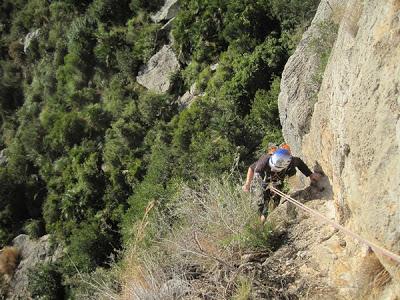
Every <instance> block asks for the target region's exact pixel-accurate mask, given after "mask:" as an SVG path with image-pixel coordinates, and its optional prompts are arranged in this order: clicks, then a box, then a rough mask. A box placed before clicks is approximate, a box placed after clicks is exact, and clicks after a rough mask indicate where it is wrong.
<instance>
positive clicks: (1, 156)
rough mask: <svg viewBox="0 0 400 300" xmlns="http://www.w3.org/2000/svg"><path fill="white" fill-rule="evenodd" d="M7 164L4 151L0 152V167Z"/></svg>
mask: <svg viewBox="0 0 400 300" xmlns="http://www.w3.org/2000/svg"><path fill="white" fill-rule="evenodd" d="M6 164H7V156H6V149H3V150H1V151H0V166H5V165H6Z"/></svg>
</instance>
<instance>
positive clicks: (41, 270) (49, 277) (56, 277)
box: [28, 263, 64, 300]
mask: <svg viewBox="0 0 400 300" xmlns="http://www.w3.org/2000/svg"><path fill="white" fill-rule="evenodd" d="M28 277H29V280H28V282H29V287H28V288H29V291H30V292H31V295H32V298H33V299H44V300H57V299H63V297H64V287H63V286H62V276H61V273H60V272H59V271H58V268H57V266H56V265H54V264H50V263H47V264H42V265H38V266H36V267H35V268H33V269H32V270H30V273H29V276H28Z"/></svg>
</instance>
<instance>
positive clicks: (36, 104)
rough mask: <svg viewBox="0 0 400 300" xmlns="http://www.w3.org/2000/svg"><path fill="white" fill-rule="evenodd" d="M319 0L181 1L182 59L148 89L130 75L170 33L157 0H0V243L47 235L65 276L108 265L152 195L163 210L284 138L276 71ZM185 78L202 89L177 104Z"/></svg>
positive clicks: (177, 35) (178, 33) (177, 25)
mask: <svg viewBox="0 0 400 300" xmlns="http://www.w3.org/2000/svg"><path fill="white" fill-rule="evenodd" d="M317 2H319V1H316V0H306V1H300V0H284V1H282V0H257V1H248V0H246V1H236V0H235V1H232V0H230V1H228V0H210V1H199V0H182V1H181V2H180V5H181V10H180V12H179V14H178V16H177V17H176V19H175V20H174V23H173V28H172V33H173V35H174V39H175V41H176V42H175V44H174V45H173V46H174V47H175V50H176V52H177V53H179V59H180V62H181V64H182V70H181V71H179V72H178V73H176V74H173V76H172V79H173V82H174V87H173V88H172V89H171V91H169V92H168V93H165V94H154V93H152V92H150V91H145V90H144V88H142V87H141V86H139V85H138V83H137V82H136V80H135V78H136V75H137V73H138V71H139V69H140V66H141V65H142V64H144V63H145V62H146V61H147V60H148V59H149V58H150V57H151V56H152V55H153V54H154V53H155V52H156V51H157V50H158V49H160V48H161V47H162V43H163V42H165V39H166V37H165V33H162V31H161V25H159V24H153V23H152V22H151V19H150V14H151V13H152V12H154V11H156V10H157V9H158V8H159V7H160V6H161V5H162V4H163V1H161V0H160V1H142V0H120V1H115V0H93V1H92V0H85V1H76V0H57V1H46V0H17V1H11V0H5V1H3V2H2V3H1V4H0V7H1V9H0V33H1V35H0V133H1V134H0V150H4V151H3V154H4V157H5V160H4V159H1V163H0V195H2V197H1V199H0V246H4V245H6V244H8V243H9V242H10V240H11V239H12V238H13V237H14V236H15V235H16V234H18V233H20V232H22V231H25V232H28V233H29V234H30V235H32V236H39V235H41V234H44V233H51V234H53V236H54V237H55V239H56V241H57V242H58V243H61V244H62V245H63V246H64V247H65V248H66V252H67V253H68V255H67V256H66V257H65V259H64V261H63V262H61V266H60V268H59V270H58V271H57V272H60V274H61V275H62V277H63V278H62V280H63V281H64V282H70V281H68V279H70V278H73V277H74V276H75V275H76V272H77V270H79V272H82V273H85V272H92V271H94V270H96V268H99V267H104V268H107V267H108V260H109V257H110V256H113V255H114V256H115V255H117V254H118V253H119V251H120V250H121V249H123V247H124V245H129V243H130V242H131V241H132V239H135V232H134V231H132V229H133V228H134V227H135V226H134V224H135V223H137V222H139V220H141V219H142V217H143V215H144V211H145V208H146V207H147V206H148V204H149V203H150V202H151V201H153V202H154V203H155V209H154V211H157V212H162V213H164V214H167V213H168V211H167V208H168V207H170V206H171V203H172V202H173V200H172V199H173V196H174V195H175V193H176V190H177V188H179V187H180V183H181V182H185V183H186V184H188V185H189V186H190V187H191V188H199V187H201V185H202V181H201V178H205V177H209V176H215V177H217V178H220V177H221V176H222V175H223V174H227V173H229V172H230V171H231V169H232V167H233V166H234V164H235V162H238V165H237V167H238V168H239V170H240V171H243V170H244V169H245V168H246V167H247V165H248V163H249V162H251V161H253V160H254V159H255V158H256V157H257V156H258V155H259V154H260V153H261V152H262V151H263V149H264V148H265V146H266V144H267V143H268V141H275V142H279V141H280V140H281V139H282V137H281V133H280V125H279V117H278V109H277V96H278V94H279V83H280V80H279V78H280V74H281V72H282V70H283V67H284V64H285V62H286V60H287V58H288V56H289V55H290V53H291V52H292V51H293V48H294V46H295V41H296V40H298V36H299V30H301V28H304V26H305V25H306V24H307V22H309V20H310V19H311V17H312V16H313V14H314V11H315V8H316V5H317ZM299 28H300V29H299ZM37 30H38V31H37ZM33 32H36V33H37V36H35V35H34V37H33V38H32V40H31V42H30V43H29V46H28V44H27V43H26V45H23V42H24V41H25V42H26V39H27V34H28V33H33ZM215 63H218V67H217V69H216V70H215V71H212V70H211V68H210V66H211V65H212V64H215ZM193 83H196V85H197V89H198V90H199V91H201V92H204V96H203V97H201V98H198V99H197V100H196V101H195V102H194V103H193V105H191V106H190V107H189V108H187V109H184V110H180V108H179V106H178V103H177V99H178V96H179V95H182V94H183V93H184V92H185V91H186V90H187V89H188V88H189V87H190V86H191V85H192V84H193ZM174 218H175V217H174ZM174 218H172V219H171V223H173V221H175V219H174ZM43 224H44V226H43ZM42 227H44V228H42ZM74 266H76V267H77V268H75V267H74ZM46 272H47V271H46ZM47 273H51V272H47ZM46 276H47V275H46ZM46 278H47V277H46ZM57 280H58V279H57ZM66 288H67V289H71V288H72V285H71V286H67V287H66ZM68 293H70V294H73V292H71V291H67V294H68ZM49 297H50V296H49Z"/></svg>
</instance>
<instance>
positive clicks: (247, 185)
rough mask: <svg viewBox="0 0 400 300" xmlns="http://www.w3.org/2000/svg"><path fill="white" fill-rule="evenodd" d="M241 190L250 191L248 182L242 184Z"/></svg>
mask: <svg viewBox="0 0 400 300" xmlns="http://www.w3.org/2000/svg"><path fill="white" fill-rule="evenodd" d="M242 190H243V192H245V193H248V192H249V191H250V184H247V183H246V184H245V185H244V186H242Z"/></svg>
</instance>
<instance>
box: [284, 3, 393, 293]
mask: <svg viewBox="0 0 400 300" xmlns="http://www.w3.org/2000/svg"><path fill="white" fill-rule="evenodd" d="M324 20H333V21H334V22H337V23H338V24H339V31H338V34H337V38H336V41H335V43H334V45H333V48H332V51H331V53H330V57H329V59H328V62H327V65H326V68H325V70H324V73H323V79H322V83H321V85H320V86H318V87H317V86H315V87H314V86H312V85H311V86H310V79H312V78H313V76H314V74H315V72H316V70H317V68H316V67H317V65H318V64H319V62H318V61H319V59H318V56H313V54H312V52H310V51H309V49H310V47H311V46H312V45H311V44H312V43H311V42H312V41H313V40H314V41H315V40H318V23H317V22H319V21H324ZM399 32H400V18H399V6H398V3H397V2H396V1H380V0H371V1H362V0H350V1H340V0H330V1H329V3H328V2H327V1H322V2H321V4H320V6H319V9H318V13H317V15H316V17H315V19H314V21H313V24H312V25H311V26H310V29H309V30H308V31H307V32H306V33H305V34H304V36H303V40H302V41H301V42H300V45H299V47H298V49H297V50H296V52H295V53H294V55H293V56H292V57H291V58H290V59H289V61H288V63H287V65H286V67H285V71H284V73H283V78H282V82H281V94H280V96H279V111H280V118H281V122H282V126H283V134H284V137H285V139H286V141H287V142H288V143H290V144H291V146H292V149H293V152H294V153H295V154H296V155H300V156H302V157H303V158H304V159H305V160H306V161H307V162H308V164H309V165H312V164H314V163H315V164H317V165H318V166H319V167H320V168H321V170H323V172H324V173H325V174H326V175H327V176H328V178H329V182H330V184H331V185H332V193H333V200H334V206H335V209H336V220H337V221H340V222H342V224H344V225H346V226H348V228H350V229H351V230H352V231H354V232H356V233H358V234H360V235H361V236H363V237H364V238H367V239H369V240H370V241H372V242H374V243H376V244H379V245H380V246H382V247H384V248H386V249H388V250H390V251H392V252H394V253H400V235H399V234H398V233H399V228H400V218H399V211H400V204H399V198H398V195H399V194H400V177H399V176H398V175H397V174H400V163H399V162H400V151H399V149H400V135H399V132H400V121H399V94H400V91H399V86H400V64H399V63H398V61H399V59H400V52H399V49H400V34H399ZM311 95H313V97H311ZM329 241H330V240H329ZM343 244H344V245H345V246H346V247H345V248H343V246H342V245H343ZM336 249H338V251H339V250H340V249H345V251H346V255H343V256H338V258H337V259H336V256H332V255H331V258H330V259H331V261H332V263H331V264H332V267H331V268H330V269H329V270H328V272H327V274H328V275H327V276H328V277H329V279H330V280H331V281H332V282H337V283H338V284H337V286H336V287H337V288H338V290H339V295H340V297H341V298H349V299H350V298H352V299H362V298H366V297H365V296H366V295H364V294H362V293H363V292H366V291H368V290H369V289H370V286H372V285H373V272H372V273H371V276H370V275H369V274H368V272H369V271H371V270H370V269H371V266H375V267H376V270H375V271H377V270H379V268H383V267H384V269H386V271H388V272H389V273H390V276H391V280H392V283H393V286H397V287H399V286H400V270H399V268H397V267H396V264H394V263H390V260H389V259H387V258H385V257H384V256H382V255H381V254H378V253H376V254H375V253H371V254H369V255H367V256H366V255H365V254H363V253H362V250H361V247H360V244H359V243H358V242H356V241H355V240H354V239H353V238H350V237H348V236H345V237H344V242H343V241H342V240H341V241H340V242H338V243H337V246H336ZM340 251H344V250H340ZM377 260H378V261H380V263H377ZM380 264H381V265H380ZM340 266H347V267H346V269H343V270H341V269H340ZM368 268H370V269H368ZM367 270H368V272H367ZM381 270H382V269H381ZM360 274H363V276H361V275H360ZM349 286H356V287H357V288H356V289H349ZM393 291H394V292H393V293H394V294H396V293H398V294H400V289H397V290H396V291H397V292H396V291H395V290H393ZM376 297H377V298H384V297H381V295H376Z"/></svg>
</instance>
